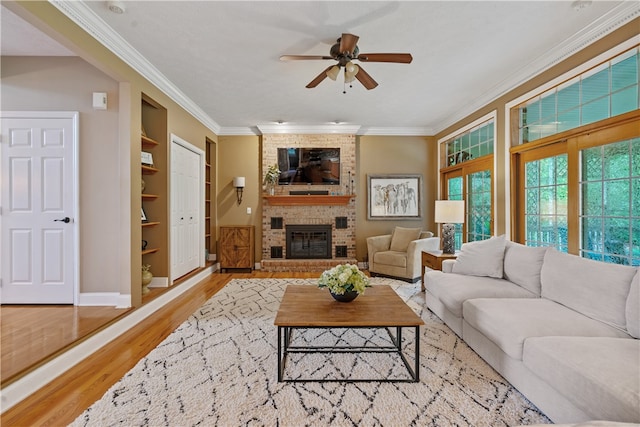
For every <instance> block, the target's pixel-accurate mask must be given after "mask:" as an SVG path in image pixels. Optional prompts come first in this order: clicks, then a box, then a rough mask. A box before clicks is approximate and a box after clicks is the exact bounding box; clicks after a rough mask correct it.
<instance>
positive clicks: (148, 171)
mask: <svg viewBox="0 0 640 427" xmlns="http://www.w3.org/2000/svg"><path fill="white" fill-rule="evenodd" d="M158 171H160V169H156V168H154V167H151V166H145V165H142V174H143V175H151V174H154V173H156V172H158Z"/></svg>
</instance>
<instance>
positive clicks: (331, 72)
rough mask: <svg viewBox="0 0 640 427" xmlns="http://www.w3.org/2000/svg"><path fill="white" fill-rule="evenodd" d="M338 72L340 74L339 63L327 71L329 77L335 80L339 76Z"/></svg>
mask: <svg viewBox="0 0 640 427" xmlns="http://www.w3.org/2000/svg"><path fill="white" fill-rule="evenodd" d="M338 74H340V67H338V66H337V65H334V66H333V67H331V69H330V70H329V71H327V77H329V78H330V79H331V80H333V81H335V80H336V79H337V78H338Z"/></svg>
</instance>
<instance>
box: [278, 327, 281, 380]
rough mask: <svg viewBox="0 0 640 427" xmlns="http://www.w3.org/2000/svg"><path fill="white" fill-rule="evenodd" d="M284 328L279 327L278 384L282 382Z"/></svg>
mask: <svg viewBox="0 0 640 427" xmlns="http://www.w3.org/2000/svg"><path fill="white" fill-rule="evenodd" d="M281 355H282V326H278V382H282V359H281Z"/></svg>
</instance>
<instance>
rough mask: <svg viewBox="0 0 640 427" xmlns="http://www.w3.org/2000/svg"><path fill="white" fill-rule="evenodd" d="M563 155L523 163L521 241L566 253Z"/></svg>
mask: <svg viewBox="0 0 640 427" xmlns="http://www.w3.org/2000/svg"><path fill="white" fill-rule="evenodd" d="M567 176H568V169H567V155H566V154H561V155H558V156H555V157H547V158H544V159H540V160H534V161H530V162H527V163H526V164H525V183H524V191H525V244H526V245H527V246H553V247H555V248H556V249H558V250H559V251H561V252H568V235H567V226H568V211H567V201H568V197H567V196H568V194H567V191H568V186H567Z"/></svg>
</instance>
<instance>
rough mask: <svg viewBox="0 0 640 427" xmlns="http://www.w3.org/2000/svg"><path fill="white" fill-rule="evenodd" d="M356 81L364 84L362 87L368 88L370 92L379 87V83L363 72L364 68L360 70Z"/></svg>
mask: <svg viewBox="0 0 640 427" xmlns="http://www.w3.org/2000/svg"><path fill="white" fill-rule="evenodd" d="M356 79H358V81H360V83H362V86H364V87H366V88H367V89H368V90H371V89H373V88H374V87H376V86H378V83H377V82H376V81H375V80H373V78H372V77H371V76H370V75H369V74H368V73H367V72H366V71H365V70H363V69H362V67H360V70H358V73H357V74H356Z"/></svg>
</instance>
